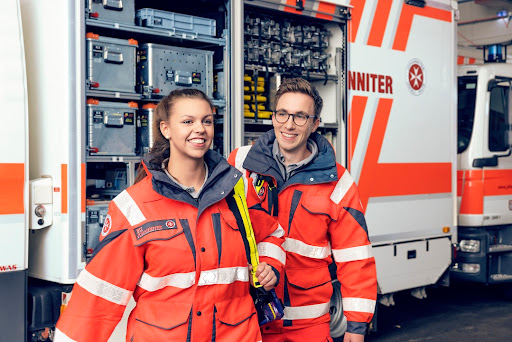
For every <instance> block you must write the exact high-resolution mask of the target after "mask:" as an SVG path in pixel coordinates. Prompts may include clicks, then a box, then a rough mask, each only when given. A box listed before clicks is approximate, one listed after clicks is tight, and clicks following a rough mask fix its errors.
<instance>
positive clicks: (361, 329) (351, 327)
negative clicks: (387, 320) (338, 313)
mask: <svg viewBox="0 0 512 342" xmlns="http://www.w3.org/2000/svg"><path fill="white" fill-rule="evenodd" d="M367 326H368V323H366V322H351V321H348V322H347V332H349V333H351V334H359V335H365V334H366V328H367Z"/></svg>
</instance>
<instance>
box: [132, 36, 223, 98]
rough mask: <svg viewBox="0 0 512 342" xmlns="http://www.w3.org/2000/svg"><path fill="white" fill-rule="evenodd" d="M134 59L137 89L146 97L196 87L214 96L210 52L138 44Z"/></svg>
mask: <svg viewBox="0 0 512 342" xmlns="http://www.w3.org/2000/svg"><path fill="white" fill-rule="evenodd" d="M138 54H139V58H138V59H139V61H138V62H137V82H138V86H139V91H140V92H141V93H142V94H143V95H144V96H146V97H153V98H158V97H162V96H167V95H168V94H169V93H170V92H171V91H172V90H174V89H180V88H196V89H199V90H201V91H203V92H204V93H205V94H206V95H207V96H208V97H210V98H212V96H213V51H207V50H199V49H190V48H183V47H176V46H168V45H159V44H153V43H148V44H141V46H140V48H139V51H138Z"/></svg>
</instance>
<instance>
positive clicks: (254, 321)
mask: <svg viewBox="0 0 512 342" xmlns="http://www.w3.org/2000/svg"><path fill="white" fill-rule="evenodd" d="M215 309H216V317H217V319H216V321H217V323H218V324H217V327H216V340H217V341H258V340H261V337H260V329H259V324H258V315H257V314H256V309H255V308H254V302H253V299H252V297H251V296H250V295H247V296H243V297H238V298H233V299H230V300H226V301H223V302H219V303H217V304H215Z"/></svg>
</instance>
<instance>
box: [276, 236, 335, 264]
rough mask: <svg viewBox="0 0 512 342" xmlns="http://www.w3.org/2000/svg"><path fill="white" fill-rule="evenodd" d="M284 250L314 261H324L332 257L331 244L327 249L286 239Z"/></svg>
mask: <svg viewBox="0 0 512 342" xmlns="http://www.w3.org/2000/svg"><path fill="white" fill-rule="evenodd" d="M283 248H284V250H285V251H287V252H292V253H296V254H299V255H302V256H305V257H308V258H312V259H324V258H327V257H328V256H329V255H331V244H330V243H329V244H328V245H327V246H325V247H318V246H312V245H308V244H307V243H304V242H302V241H299V240H295V239H291V238H286V241H285V242H284V243H283Z"/></svg>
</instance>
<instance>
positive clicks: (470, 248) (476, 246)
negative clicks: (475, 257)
mask: <svg viewBox="0 0 512 342" xmlns="http://www.w3.org/2000/svg"><path fill="white" fill-rule="evenodd" d="M459 247H460V251H461V252H466V253H478V252H480V240H460V241H459Z"/></svg>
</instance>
